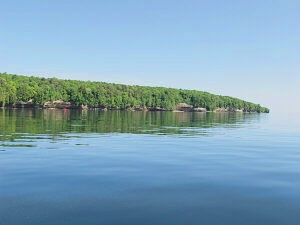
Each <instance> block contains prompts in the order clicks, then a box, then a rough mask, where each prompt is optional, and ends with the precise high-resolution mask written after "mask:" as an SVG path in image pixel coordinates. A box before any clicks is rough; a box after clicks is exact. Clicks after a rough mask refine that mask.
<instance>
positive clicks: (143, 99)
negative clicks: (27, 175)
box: [0, 73, 269, 112]
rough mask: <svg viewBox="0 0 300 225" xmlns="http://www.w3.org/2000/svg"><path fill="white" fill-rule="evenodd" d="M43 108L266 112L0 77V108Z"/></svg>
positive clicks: (102, 86) (170, 93)
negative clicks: (185, 107) (53, 104)
mask: <svg viewBox="0 0 300 225" xmlns="http://www.w3.org/2000/svg"><path fill="white" fill-rule="evenodd" d="M29 100H31V101H32V102H33V103H35V104H39V105H43V104H44V103H45V102H47V101H55V100H63V101H69V102H72V103H73V104H75V105H78V106H79V105H88V106H90V107H107V108H112V109H126V108H129V107H136V106H140V107H160V108H163V109H165V110H173V109H174V108H175V106H176V104H178V103H181V102H184V103H187V104H190V105H193V106H194V107H201V108H206V109H207V110H210V111H213V110H215V109H217V108H229V109H242V110H244V111H247V112H269V109H267V108H264V107H261V106H260V105H258V104H253V103H251V102H246V101H243V100H241V99H237V98H232V97H228V96H220V95H213V94H210V93H207V92H202V91H196V90H182V89H174V88H164V87H147V86H136V85H134V86H129V85H122V84H112V83H104V82H91V81H76V80H61V79H57V78H48V79H46V78H40V77H27V76H19V75H11V74H7V73H2V74H1V73H0V104H1V105H2V106H9V105H12V104H13V103H15V102H17V101H24V102H26V101H29Z"/></svg>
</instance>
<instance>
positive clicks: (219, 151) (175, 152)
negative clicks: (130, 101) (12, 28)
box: [0, 110, 300, 225]
mask: <svg viewBox="0 0 300 225" xmlns="http://www.w3.org/2000/svg"><path fill="white" fill-rule="evenodd" d="M296 118H298V117H297V116H294V117H293V116H290V115H272V114H230V113H219V114H218V113H173V112H98V111H96V112H94V111H88V112H81V111H68V112H67V113H64V112H63V111H60V110H52V111H51V110H48V111H47V110H45V111H43V110H1V111H0V224H1V225H19V224H22V225H41V224H42V225H48V224H49V225H53V224H55V225H61V224H66V225H70V224H72V225H77V224H89V225H93V224H101V225H106V224H111V225H117V224H122V225H127V224H128V225H135V224H137V225H143V224H145V225H147V224H149V225H152V224H156V225H160V224H161V225H168V224H172V225H173V224H174V225H182V224H187V225H193V224H195V225H196V224H197V225H198V224H213V225H218V224H221V225H223V224H224V225H228V224H230V225H232V224H243V225H247V224H249V225H250V224H251V225H253V224H255V225H260V224H261V225H266V224H272V225H276V224H278V225H289V224H295V225H296V224H297V225H298V224H300V147H299V146H300V129H299V126H298V125H299V123H297V122H296V121H297V120H296ZM294 119H295V120H294Z"/></svg>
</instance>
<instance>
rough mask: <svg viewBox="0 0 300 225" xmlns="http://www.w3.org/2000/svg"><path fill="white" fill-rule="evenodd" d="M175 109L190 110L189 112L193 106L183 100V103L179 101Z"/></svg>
mask: <svg viewBox="0 0 300 225" xmlns="http://www.w3.org/2000/svg"><path fill="white" fill-rule="evenodd" d="M175 109H176V110H179V111H188V112H189V111H192V110H193V106H192V105H189V104H186V103H184V102H183V103H178V104H177V105H176V106H175Z"/></svg>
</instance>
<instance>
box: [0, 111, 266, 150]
mask: <svg viewBox="0 0 300 225" xmlns="http://www.w3.org/2000/svg"><path fill="white" fill-rule="evenodd" d="M260 118H261V115H259V114H242V113H184V112H127V111H108V112H103V111H80V110H68V111H67V112H64V111H63V110H38V109H26V110H25V109H23V110H0V135H1V136H0V140H1V141H10V142H13V141H17V140H20V139H23V140H27V141H28V140H36V139H57V138H58V139H59V138H64V137H67V136H68V135H70V134H73V135H76V133H78V134H84V133H98V134H107V133H132V134H157V135H172V134H178V135H186V136H193V135H207V134H211V133H212V128H222V127H223V128H241V127H243V126H245V125H246V124H251V123H256V122H257V121H258V120H259V119H260ZM213 132H215V131H213ZM2 145H4V144H2ZM14 146H17V145H14ZM22 146H24V145H22ZM28 146H31V145H28Z"/></svg>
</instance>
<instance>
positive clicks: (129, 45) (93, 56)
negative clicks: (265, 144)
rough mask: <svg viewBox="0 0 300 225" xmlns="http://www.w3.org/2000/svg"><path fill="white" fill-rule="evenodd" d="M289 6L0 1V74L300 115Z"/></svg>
mask: <svg viewBox="0 0 300 225" xmlns="http://www.w3.org/2000/svg"><path fill="white" fill-rule="evenodd" d="M299 12H300V1H299V0H251V1H250V0H247V1H246V0H235V1H234V0H211V1H207V0H205V1H202V0H185V1H182V0H181V1H179V0H151V1H150V0H148V1H145V0H126V1H124V0H110V1H101V0H98V1H96V0H86V1H78V0H72V1H71V0H70V1H67V0H51V1H48V0H47V1H43V0H39V1H35V0H26V1H25V0H22V1H21V0H14V1H11V0H0V72H7V73H11V74H19V75H29V76H42V77H58V78H63V79H78V80H93V81H106V82H114V83H124V84H136V85H147V86H164V87H175V88H182V89H195V90H201V91H208V92H211V93H214V94H221V95H228V96H234V97H238V98H242V99H244V100H248V101H252V102H255V103H260V104H261V105H263V106H266V107H269V108H270V109H271V112H272V111H276V112H283V111H286V110H287V109H288V110H293V111H299V112H300V104H299V103H300V54H299V53H300V24H299V21H300V13H299Z"/></svg>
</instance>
